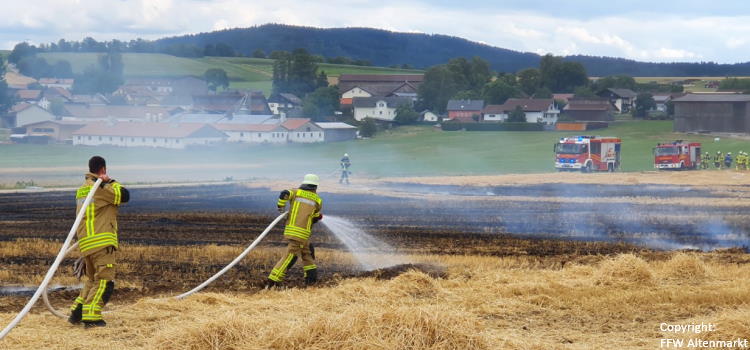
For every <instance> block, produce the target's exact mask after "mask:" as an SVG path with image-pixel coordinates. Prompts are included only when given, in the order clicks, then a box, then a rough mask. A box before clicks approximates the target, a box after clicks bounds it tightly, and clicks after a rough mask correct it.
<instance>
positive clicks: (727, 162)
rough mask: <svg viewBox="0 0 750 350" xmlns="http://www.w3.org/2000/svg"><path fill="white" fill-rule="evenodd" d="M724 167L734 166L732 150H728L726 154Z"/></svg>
mask: <svg viewBox="0 0 750 350" xmlns="http://www.w3.org/2000/svg"><path fill="white" fill-rule="evenodd" d="M724 167H725V168H727V169H731V168H732V152H727V155H725V156H724Z"/></svg>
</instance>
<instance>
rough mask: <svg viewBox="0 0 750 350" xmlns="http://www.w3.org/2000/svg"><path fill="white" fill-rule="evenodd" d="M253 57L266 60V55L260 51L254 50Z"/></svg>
mask: <svg viewBox="0 0 750 350" xmlns="http://www.w3.org/2000/svg"><path fill="white" fill-rule="evenodd" d="M253 57H255V58H266V53H265V52H263V50H262V49H256V50H255V51H253Z"/></svg>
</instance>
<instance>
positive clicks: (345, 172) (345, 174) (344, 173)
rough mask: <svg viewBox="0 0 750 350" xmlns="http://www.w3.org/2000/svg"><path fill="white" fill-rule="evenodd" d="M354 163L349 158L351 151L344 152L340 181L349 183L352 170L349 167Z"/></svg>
mask: <svg viewBox="0 0 750 350" xmlns="http://www.w3.org/2000/svg"><path fill="white" fill-rule="evenodd" d="M351 165H352V162H351V160H350V159H349V153H344V157H343V158H341V178H339V183H344V182H346V184H347V185H348V184H349V175H350V174H351V172H350V171H349V167H350V166H351Z"/></svg>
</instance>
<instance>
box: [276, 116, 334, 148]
mask: <svg viewBox="0 0 750 350" xmlns="http://www.w3.org/2000/svg"><path fill="white" fill-rule="evenodd" d="M281 126H282V127H284V128H285V129H287V130H289V132H288V136H287V140H288V141H289V142H297V143H315V142H323V141H325V133H324V132H323V129H322V128H321V127H319V126H317V125H315V123H313V122H312V121H311V120H310V119H309V118H287V119H286V120H285V121H284V122H283V123H281Z"/></svg>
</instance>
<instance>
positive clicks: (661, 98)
mask: <svg viewBox="0 0 750 350" xmlns="http://www.w3.org/2000/svg"><path fill="white" fill-rule="evenodd" d="M653 97H654V102H662V103H663V102H667V101H669V100H671V99H672V95H670V94H666V95H653Z"/></svg>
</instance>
